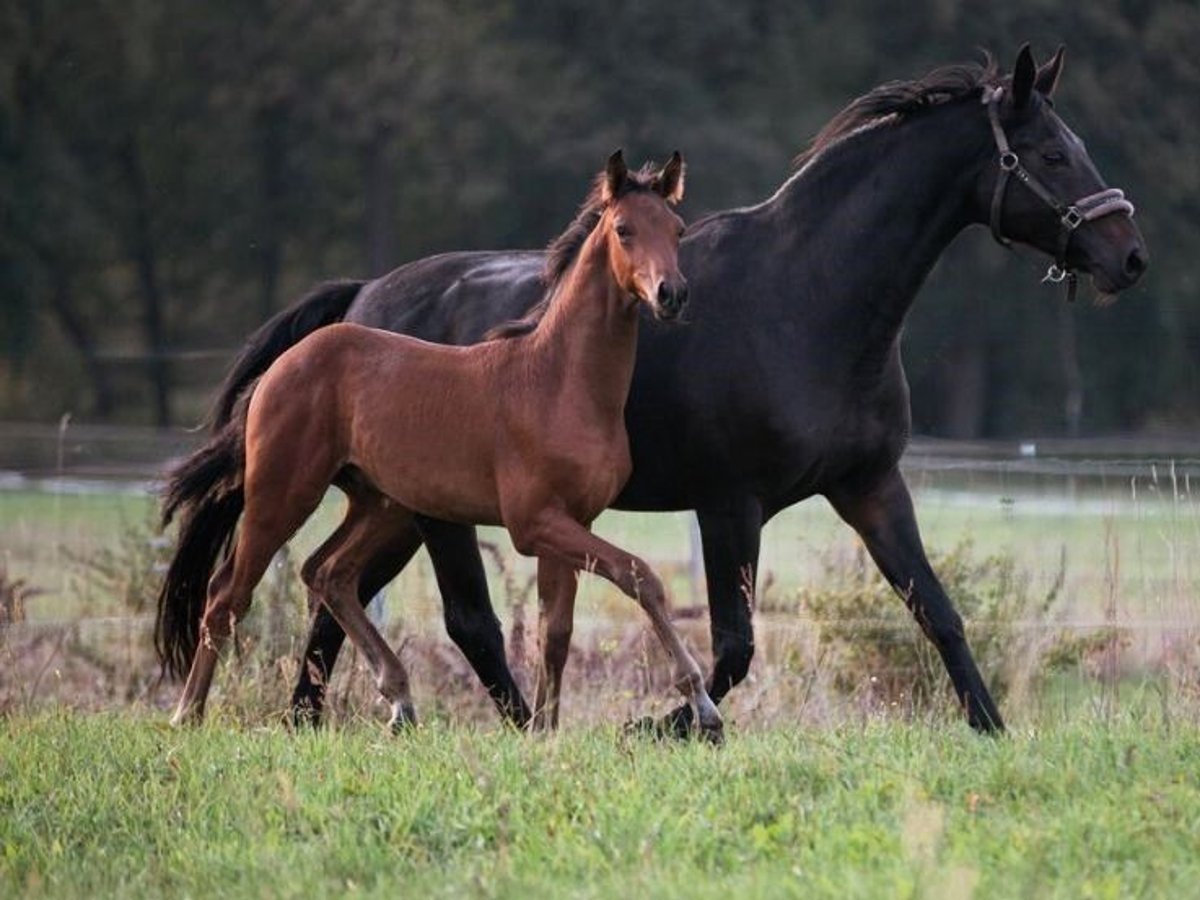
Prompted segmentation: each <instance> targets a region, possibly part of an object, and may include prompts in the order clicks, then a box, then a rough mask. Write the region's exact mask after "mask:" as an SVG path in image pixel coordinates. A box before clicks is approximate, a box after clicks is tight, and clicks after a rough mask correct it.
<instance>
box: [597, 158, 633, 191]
mask: <svg viewBox="0 0 1200 900" xmlns="http://www.w3.org/2000/svg"><path fill="white" fill-rule="evenodd" d="M628 174H629V169H628V168H627V167H626V166H625V154H624V153H623V152H621V150H620V149H617V150H614V151H613V154H612V156H610V157H609V158H608V166H607V167H606V168H605V169H604V189H603V190H602V191H601V192H600V199H601V200H602V201H604V202H605V203H609V202H611V201H612V200H613V198H615V197H616V196H617V195H618V194H620V192H621V185H623V184H624V183H625V177H626V176H627V175H628Z"/></svg>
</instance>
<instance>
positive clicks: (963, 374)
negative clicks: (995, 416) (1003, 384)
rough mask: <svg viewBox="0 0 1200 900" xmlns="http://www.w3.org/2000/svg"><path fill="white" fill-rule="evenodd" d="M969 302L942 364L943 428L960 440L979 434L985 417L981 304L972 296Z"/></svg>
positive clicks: (985, 365)
mask: <svg viewBox="0 0 1200 900" xmlns="http://www.w3.org/2000/svg"><path fill="white" fill-rule="evenodd" d="M970 304H971V307H972V308H971V309H970V310H969V311H968V313H967V315H966V316H965V317H964V321H963V323H962V329H961V331H960V333H959V334H960V339H959V341H958V343H957V344H956V345H955V347H954V349H953V351H951V353H950V357H949V359H948V360H947V363H946V365H945V367H944V382H943V383H944V392H943V401H942V415H941V421H942V431H943V433H944V434H945V435H946V437H952V438H960V439H969V438H977V437H980V436H982V434H983V426H984V422H985V421H986V418H987V372H988V352H987V340H986V334H985V328H984V323H983V322H982V321H981V319H982V310H981V309H980V308H979V306H980V303H979V301H978V299H972V300H971V301H970Z"/></svg>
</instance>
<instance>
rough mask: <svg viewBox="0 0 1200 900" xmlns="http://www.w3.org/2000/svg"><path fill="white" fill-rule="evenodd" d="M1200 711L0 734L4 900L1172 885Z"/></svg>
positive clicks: (103, 722) (1199, 864) (1190, 859)
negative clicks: (819, 721)
mask: <svg viewBox="0 0 1200 900" xmlns="http://www.w3.org/2000/svg"><path fill="white" fill-rule="evenodd" d="M1198 754H1200V740H1198V739H1197V733H1196V731H1195V729H1194V728H1181V727H1178V725H1177V724H1176V725H1172V723H1170V722H1166V721H1164V720H1163V719H1162V718H1161V715H1160V714H1159V711H1158V710H1157V709H1155V708H1154V707H1153V705H1152V704H1151V705H1146V706H1145V707H1144V708H1142V707H1140V706H1139V704H1136V703H1135V704H1132V705H1131V706H1130V707H1129V708H1127V709H1126V710H1125V712H1123V713H1122V714H1121V715H1119V716H1118V717H1117V718H1115V719H1112V720H1108V721H1101V720H1099V719H1096V718H1095V717H1094V716H1091V715H1088V714H1075V715H1073V716H1071V717H1069V718H1068V719H1067V720H1065V721H1054V720H1053V719H1046V720H1044V721H1041V722H1039V723H1038V724H1037V726H1036V727H1032V728H1027V729H1023V730H1021V731H1019V732H1018V733H1016V734H1014V735H1013V736H1012V737H1011V738H1009V739H1001V740H992V739H981V738H979V737H977V736H975V735H972V734H970V733H969V732H967V730H966V729H965V728H964V727H962V726H960V725H955V724H951V723H947V722H943V721H938V722H935V723H932V724H926V723H910V724H904V723H899V722H895V721H887V720H882V719H877V718H870V719H868V720H866V721H863V722H859V723H845V724H843V725H841V726H838V727H836V728H829V729H823V730H819V731H815V732H814V731H808V730H804V729H796V728H790V727H777V728H775V729H773V730H771V731H769V732H765V733H750V734H742V733H736V732H735V733H733V734H732V735H731V737H730V739H729V741H728V743H727V744H726V746H724V747H723V748H721V749H717V750H714V749H712V748H710V747H706V746H699V745H663V744H658V743H654V742H650V741H642V740H637V739H632V738H625V737H623V736H621V734H620V733H619V732H616V731H614V730H612V729H611V728H589V729H583V728H576V729H571V730H568V731H566V732H564V733H561V734H559V735H556V736H553V737H550V738H544V739H538V738H532V737H530V736H527V735H520V734H516V733H512V732H510V731H507V730H503V729H500V730H491V729H484V730H479V729H475V728H463V727H457V728H447V727H444V726H443V725H439V724H436V723H435V724H432V725H427V726H424V727H422V728H420V729H418V730H417V731H414V732H412V733H409V734H406V735H403V736H401V737H399V738H388V737H386V736H385V735H384V734H383V733H382V732H381V731H380V730H379V729H376V728H362V727H357V726H356V727H351V728H333V729H330V730H326V731H324V732H322V733H318V734H312V733H306V734H301V735H291V734H288V733H286V732H285V731H283V730H282V729H280V728H265V729H264V728H257V729H250V730H239V729H230V728H228V727H224V726H221V725H210V726H206V727H202V728H199V729H195V730H188V731H172V730H169V729H167V728H164V727H163V726H162V724H161V722H160V721H159V720H158V719H155V718H151V719H146V718H145V717H141V716H137V717H135V716H130V715H128V714H117V715H101V716H91V717H78V716H72V715H68V714H64V713H61V712H59V713H53V714H48V715H36V716H31V717H27V716H17V717H10V718H8V719H6V720H4V722H3V727H2V728H0V895H3V896H11V897H16V896H30V897H33V896H53V897H82V896H117V895H119V896H271V897H293V896H294V897H300V896H304V897H308V896H314V895H322V894H333V895H342V894H362V895H366V896H397V895H399V896H446V897H460V896H496V897H508V896H511V897H526V896H578V897H608V896H613V895H617V894H624V895H638V896H656V897H657V896H664V897H675V896H679V897H684V896H687V897H695V896H701V897H707V896H711V897H728V896H742V895H746V896H806V897H808V896H817V897H821V896H829V897H839V898H840V897H884V896H886V897H970V896H977V897H988V898H996V897H1021V898H1025V897H1033V896H1036V897H1056V896H1061V897H1080V896H1093V897H1122V898H1124V897H1138V896H1145V897H1167V896H1170V897H1182V896H1188V895H1190V894H1191V893H1192V892H1193V891H1194V889H1195V885H1197V884H1200V857H1198V856H1197V854H1196V852H1195V850H1196V845H1195V835H1196V829H1197V825H1198V824H1200V787H1198V783H1197V780H1196V778H1195V761H1196V759H1197V758H1200V757H1198Z"/></svg>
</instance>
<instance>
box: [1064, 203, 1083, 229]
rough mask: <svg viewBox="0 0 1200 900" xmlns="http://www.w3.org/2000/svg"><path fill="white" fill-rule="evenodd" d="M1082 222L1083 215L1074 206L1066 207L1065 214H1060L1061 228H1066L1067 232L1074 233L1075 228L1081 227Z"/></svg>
mask: <svg viewBox="0 0 1200 900" xmlns="http://www.w3.org/2000/svg"><path fill="white" fill-rule="evenodd" d="M1084 221H1085V219H1084V216H1083V213H1081V212H1080V211H1079V210H1078V209H1077V208H1076V207H1074V206H1068V207H1067V210H1066V212H1064V213H1063V214H1062V223H1063V227H1064V228H1066V229H1067V231H1074V230H1075V229H1076V228H1078V227H1079V226H1080V225H1082V224H1083V223H1084Z"/></svg>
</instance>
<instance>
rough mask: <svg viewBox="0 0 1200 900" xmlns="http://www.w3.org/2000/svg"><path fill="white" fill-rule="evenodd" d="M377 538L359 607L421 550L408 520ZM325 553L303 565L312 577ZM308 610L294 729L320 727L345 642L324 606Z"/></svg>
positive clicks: (294, 702)
mask: <svg viewBox="0 0 1200 900" xmlns="http://www.w3.org/2000/svg"><path fill="white" fill-rule="evenodd" d="M378 538H379V541H380V548H379V549H378V551H377V552H376V553H375V555H374V556H373V557H372V558H371V559H370V560H369V561H368V562H367V564H366V566H365V567H364V569H363V573H362V577H361V578H360V579H359V583H358V601H359V604H360V605H362V606H366V605H367V604H368V603H370V602H371V598H372V597H374V596H375V595H376V594H377V593H379V592H380V591H381V590H383V588H384V586H385V585H386V584H387V583H388V582H389V581H391V580H392V579H393V578H395V577H396V575H398V574H399V573H400V571H401V570H402V569H403V568H404V567H405V566H406V565H408V563H409V560H411V559H412V558H413V556H414V555H415V554H416V552H417V550H418V549H420V547H421V535H420V534H419V533H418V531H417V529H416V527H415V526H414V525H413V522H412V521H411V518H410V519H408V520H406V521H403V522H401V521H397V522H396V524H395V525H394V527H393V529H392V530H391V531H385V530H384V529H383V528H382V526H381V528H380V531H379V534H378ZM325 549H326V548H325V546H322V548H321V550H318V551H317V552H316V553H314V554H313V556H312V557H310V558H309V560H308V561H307V562H306V563H305V568H309V567H311V571H312V572H314V573H315V572H316V571H317V569H318V568H319V567H320V565H321V564H322V563H323V562H324V561H325V558H326V556H327V554H322V551H323V550H325ZM310 606H314V607H315V608H314V609H313V610H312V621H311V625H310V627H309V632H308V643H307V645H306V646H305V649H304V660H303V663H302V664H301V666H300V672H299V674H298V675H297V678H296V687H295V688H294V690H293V691H292V720H293V722H295V724H297V725H300V724H310V725H319V724H320V722H321V713H322V712H323V710H324V708H325V692H326V689H327V687H328V685H329V677H330V674H331V673H332V672H333V666H334V663H335V662H337V658H338V654H339V653H340V652H341V649H342V644H343V642H344V641H345V640H346V632H345V631H343V630H342V626H340V625H339V624H338V623H337V620H336V619H334V617H333V615H332V614H331V613H330V612H329V609H328V607H326V606H325V604H323V603H316V604H312V603H310Z"/></svg>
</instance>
